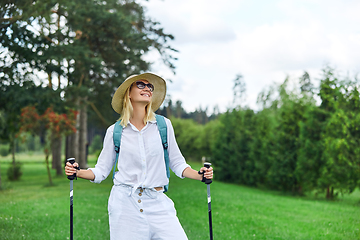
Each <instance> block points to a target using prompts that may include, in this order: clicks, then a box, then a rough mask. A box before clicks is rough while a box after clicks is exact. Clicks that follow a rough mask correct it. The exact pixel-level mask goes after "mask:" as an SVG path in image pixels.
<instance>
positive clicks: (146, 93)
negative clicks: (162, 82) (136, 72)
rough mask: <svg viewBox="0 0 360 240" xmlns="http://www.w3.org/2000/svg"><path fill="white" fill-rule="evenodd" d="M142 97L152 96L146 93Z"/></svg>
mask: <svg viewBox="0 0 360 240" xmlns="http://www.w3.org/2000/svg"><path fill="white" fill-rule="evenodd" d="M141 96H145V97H150V94H148V93H144V94H141Z"/></svg>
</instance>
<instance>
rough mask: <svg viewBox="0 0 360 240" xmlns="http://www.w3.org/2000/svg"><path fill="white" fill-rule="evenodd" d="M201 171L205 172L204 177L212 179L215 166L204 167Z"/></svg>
mask: <svg viewBox="0 0 360 240" xmlns="http://www.w3.org/2000/svg"><path fill="white" fill-rule="evenodd" d="M200 172H204V177H205V178H207V179H212V178H213V168H212V167H209V168H206V167H202V168H200Z"/></svg>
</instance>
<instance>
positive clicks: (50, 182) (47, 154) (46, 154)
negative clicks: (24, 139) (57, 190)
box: [45, 151, 53, 186]
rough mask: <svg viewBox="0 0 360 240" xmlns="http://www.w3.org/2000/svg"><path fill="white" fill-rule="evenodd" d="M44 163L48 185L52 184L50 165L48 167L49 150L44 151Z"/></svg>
mask: <svg viewBox="0 0 360 240" xmlns="http://www.w3.org/2000/svg"><path fill="white" fill-rule="evenodd" d="M45 163H46V170H47V174H48V178H49V185H50V186H52V185H53V182H52V178H51V172H50V167H49V152H48V151H46V153H45Z"/></svg>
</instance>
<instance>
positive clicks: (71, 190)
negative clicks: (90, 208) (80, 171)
mask: <svg viewBox="0 0 360 240" xmlns="http://www.w3.org/2000/svg"><path fill="white" fill-rule="evenodd" d="M73 198H74V196H73V180H70V240H73V206H74V203H73Z"/></svg>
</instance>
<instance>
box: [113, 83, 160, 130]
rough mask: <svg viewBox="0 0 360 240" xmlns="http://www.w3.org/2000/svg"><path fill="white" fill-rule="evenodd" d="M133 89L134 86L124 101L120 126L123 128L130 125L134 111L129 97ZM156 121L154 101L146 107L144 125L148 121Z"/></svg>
mask: <svg viewBox="0 0 360 240" xmlns="http://www.w3.org/2000/svg"><path fill="white" fill-rule="evenodd" d="M131 87H132V85H131V86H130V87H129V88H128V89H127V90H126V92H125V95H124V100H123V109H122V112H121V116H120V118H119V120H121V122H120V124H121V126H123V127H126V125H128V123H129V122H130V118H131V116H132V114H133V111H134V109H133V106H132V104H131V101H130V97H129V95H130V90H131ZM154 120H155V113H154V111H153V110H152V101H150V103H149V104H148V105H146V106H145V117H144V124H146V123H147V122H148V121H154Z"/></svg>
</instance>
